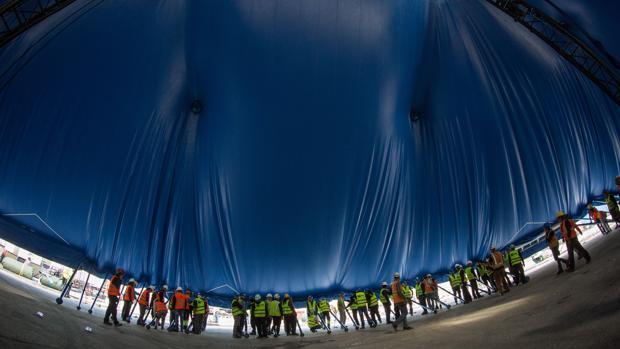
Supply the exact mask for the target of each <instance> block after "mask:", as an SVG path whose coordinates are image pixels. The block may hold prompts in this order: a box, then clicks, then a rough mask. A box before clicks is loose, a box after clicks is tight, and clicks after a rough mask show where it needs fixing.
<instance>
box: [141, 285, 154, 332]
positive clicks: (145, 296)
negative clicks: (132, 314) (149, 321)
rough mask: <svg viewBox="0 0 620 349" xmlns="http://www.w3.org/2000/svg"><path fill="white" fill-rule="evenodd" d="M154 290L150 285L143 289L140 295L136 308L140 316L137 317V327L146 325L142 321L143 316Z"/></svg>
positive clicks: (143, 319)
mask: <svg viewBox="0 0 620 349" xmlns="http://www.w3.org/2000/svg"><path fill="white" fill-rule="evenodd" d="M154 290H155V286H153V285H151V286H149V287H147V288H145V289H144V290H143V291H142V293H141V294H140V298H139V299H138V307H139V308H140V316H139V317H138V325H140V326H144V325H146V324H145V323H144V321H145V320H146V319H145V318H144V315H145V314H146V311H147V310H148V309H149V304H150V303H151V293H152V292H153V291H154Z"/></svg>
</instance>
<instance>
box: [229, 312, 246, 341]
mask: <svg viewBox="0 0 620 349" xmlns="http://www.w3.org/2000/svg"><path fill="white" fill-rule="evenodd" d="M233 319H234V320H235V322H234V324H233V335H232V336H233V338H241V337H242V336H243V323H244V322H243V316H241V315H237V316H235V317H233Z"/></svg>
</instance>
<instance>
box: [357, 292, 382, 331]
mask: <svg viewBox="0 0 620 349" xmlns="http://www.w3.org/2000/svg"><path fill="white" fill-rule="evenodd" d="M355 302H356V303H357V313H358V314H359V317H360V323H361V329H365V328H366V326H365V325H364V319H366V321H368V326H370V327H376V326H377V325H376V323H374V322H373V321H372V319H370V315H368V308H366V293H364V291H362V290H357V291H356V292H355Z"/></svg>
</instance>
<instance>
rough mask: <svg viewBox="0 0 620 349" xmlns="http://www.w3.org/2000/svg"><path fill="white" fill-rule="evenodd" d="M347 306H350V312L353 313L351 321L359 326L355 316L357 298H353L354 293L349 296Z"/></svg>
mask: <svg viewBox="0 0 620 349" xmlns="http://www.w3.org/2000/svg"><path fill="white" fill-rule="evenodd" d="M347 308H351V314H353V321H354V322H355V324H356V325H357V326H359V323H360V322H359V319H358V318H357V300H356V299H355V293H353V294H351V296H350V297H349V305H348V306H347Z"/></svg>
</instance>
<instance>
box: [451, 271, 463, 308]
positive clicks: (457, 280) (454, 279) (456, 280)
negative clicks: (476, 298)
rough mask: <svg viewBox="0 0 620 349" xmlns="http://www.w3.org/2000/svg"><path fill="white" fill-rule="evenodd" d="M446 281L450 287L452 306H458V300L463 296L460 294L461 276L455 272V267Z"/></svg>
mask: <svg viewBox="0 0 620 349" xmlns="http://www.w3.org/2000/svg"><path fill="white" fill-rule="evenodd" d="M457 265H458V264H457ZM448 279H449V280H450V287H452V293H453V296H454V304H459V299H463V295H462V294H461V275H460V273H458V272H457V270H456V267H455V268H454V271H453V272H452V273H451V274H449V275H448Z"/></svg>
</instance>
